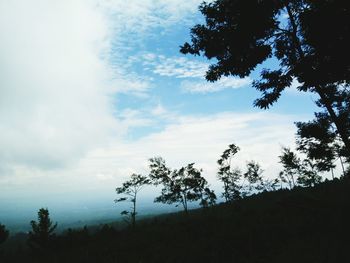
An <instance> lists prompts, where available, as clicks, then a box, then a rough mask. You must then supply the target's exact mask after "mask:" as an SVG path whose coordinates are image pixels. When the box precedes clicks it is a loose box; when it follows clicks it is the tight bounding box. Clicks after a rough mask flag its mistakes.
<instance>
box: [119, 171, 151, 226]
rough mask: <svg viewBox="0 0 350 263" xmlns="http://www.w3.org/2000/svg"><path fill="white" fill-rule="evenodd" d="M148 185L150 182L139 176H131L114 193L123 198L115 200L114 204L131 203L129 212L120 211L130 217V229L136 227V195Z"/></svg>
mask: <svg viewBox="0 0 350 263" xmlns="http://www.w3.org/2000/svg"><path fill="white" fill-rule="evenodd" d="M148 184H150V180H149V179H148V178H147V177H146V176H143V175H141V174H132V175H131V176H130V179H129V180H128V181H126V182H124V183H123V185H122V186H121V187H117V188H116V192H117V194H118V195H120V194H123V195H125V197H121V198H118V199H115V200H114V201H115V202H123V201H129V202H131V203H132V209H131V211H126V210H124V211H122V212H121V214H122V215H126V216H130V220H131V225H132V227H135V225H136V214H137V213H136V201H137V200H136V198H137V194H138V193H139V192H140V191H141V189H142V188H143V187H144V186H145V185H148Z"/></svg>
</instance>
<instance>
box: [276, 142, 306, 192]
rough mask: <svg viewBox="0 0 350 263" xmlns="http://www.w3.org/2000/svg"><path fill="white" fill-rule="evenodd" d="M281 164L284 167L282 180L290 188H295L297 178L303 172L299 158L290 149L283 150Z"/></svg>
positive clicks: (284, 148) (281, 175)
mask: <svg viewBox="0 0 350 263" xmlns="http://www.w3.org/2000/svg"><path fill="white" fill-rule="evenodd" d="M279 158H280V163H281V164H282V166H283V171H282V172H281V174H280V177H281V178H282V180H284V181H287V182H288V184H289V188H290V189H291V188H293V187H294V186H295V185H296V179H295V176H298V175H299V174H300V171H301V160H300V158H298V156H297V155H296V154H295V153H294V152H293V151H292V150H291V149H289V148H287V147H283V148H282V155H280V156H279Z"/></svg>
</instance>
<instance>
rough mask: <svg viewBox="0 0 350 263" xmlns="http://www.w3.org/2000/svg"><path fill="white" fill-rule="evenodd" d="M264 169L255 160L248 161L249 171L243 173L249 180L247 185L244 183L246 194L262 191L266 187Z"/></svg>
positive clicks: (245, 178) (246, 179)
mask: <svg viewBox="0 0 350 263" xmlns="http://www.w3.org/2000/svg"><path fill="white" fill-rule="evenodd" d="M263 172H264V171H263V170H262V169H261V166H260V164H258V163H257V162H255V161H250V162H248V163H247V171H246V172H245V173H244V174H243V178H244V180H245V181H247V183H248V184H247V186H244V185H242V187H244V188H245V189H244V190H245V195H246V194H247V193H251V192H252V191H261V190H263V189H264V188H265V182H264V180H263V177H262V173H263Z"/></svg>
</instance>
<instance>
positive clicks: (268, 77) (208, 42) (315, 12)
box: [180, 0, 350, 157]
mask: <svg viewBox="0 0 350 263" xmlns="http://www.w3.org/2000/svg"><path fill="white" fill-rule="evenodd" d="M199 9H200V11H201V13H202V14H203V15H204V16H205V24H204V25H200V24H199V25H196V26H194V27H193V28H192V29H191V43H190V44H189V43H185V44H184V45H183V46H182V47H181V50H180V51H181V52H182V53H184V54H188V53H190V54H193V55H203V56H205V57H207V58H208V59H215V61H216V63H215V64H212V65H211V66H210V67H209V69H208V71H207V74H206V78H207V80H209V81H217V80H218V79H220V78H221V77H222V76H230V75H233V76H239V77H246V76H248V75H249V74H250V73H251V72H252V70H254V69H255V68H256V66H257V65H258V64H260V63H262V62H264V61H265V60H267V59H269V58H271V57H274V58H275V59H277V60H278V62H279V65H278V66H277V67H274V68H270V69H263V70H262V71H261V79H260V80H258V81H255V82H254V83H253V86H254V87H255V88H256V89H257V90H259V91H260V92H261V93H262V97H261V98H259V99H257V100H256V101H255V102H254V105H255V106H257V107H259V108H263V109H266V108H269V107H270V106H271V105H273V104H274V103H275V102H277V101H278V99H279V98H280V96H281V94H282V92H283V90H284V89H285V88H288V87H291V86H292V82H293V80H295V79H296V80H297V81H298V83H299V84H298V85H297V89H298V90H299V91H301V92H306V91H308V92H313V93H315V94H317V95H318V96H319V100H317V102H316V103H317V105H318V106H320V107H321V108H322V109H324V110H325V111H326V112H327V114H328V116H329V119H330V120H331V121H332V125H333V126H334V128H335V129H336V131H337V134H339V137H340V138H341V140H342V141H343V143H344V151H345V154H346V156H347V157H349V156H350V118H349V94H350V93H349V84H350V64H349V63H350V55H349V52H348V47H349V46H350V27H349V26H348V21H349V20H350V8H349V2H348V1H341V0H327V1H326V0H325V1H312V0H286V1H276V0H265V1H261V0H251V1H246V0H216V1H214V2H211V3H206V2H204V3H202V4H201V5H200V7H199ZM252 18H254V21H252Z"/></svg>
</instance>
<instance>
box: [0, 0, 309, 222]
mask: <svg viewBox="0 0 350 263" xmlns="http://www.w3.org/2000/svg"><path fill="white" fill-rule="evenodd" d="M201 2H202V1H201V0H142V1H141V0H129V1H122V0H114V1H113V0H75V1H71V0H60V1H54V0H52V1H47V0H33V1H20V0H0V40H1V41H0V134H1V137H0V221H3V222H9V220H10V219H9V218H13V217H11V215H16V213H19V212H21V213H23V214H26V215H27V216H29V217H30V216H33V215H35V213H36V211H37V210H38V209H39V208H40V207H48V208H49V209H50V210H51V211H52V213H53V215H55V214H56V215H58V214H59V213H61V214H64V213H65V214H69V213H71V211H72V210H74V209H75V210H79V209H80V210H79V211H83V210H89V209H90V210H89V211H91V210H93V209H97V208H98V207H99V206H100V207H106V209H107V208H108V209H110V210H113V211H115V214H116V215H117V214H118V213H119V212H120V211H119V210H120V209H119V207H118V206H117V205H116V204H114V202H113V200H114V199H115V198H116V195H115V187H117V186H119V185H120V184H121V183H122V182H123V181H125V180H126V179H127V178H128V176H129V175H130V174H131V173H141V174H145V175H147V173H148V159H149V158H151V157H154V156H162V157H163V158H164V159H165V160H166V161H167V163H168V165H169V166H170V167H172V168H179V167H181V166H184V165H186V164H187V163H191V162H195V163H196V167H198V168H202V169H203V176H205V177H206V179H207V180H208V182H209V183H210V185H211V186H212V188H213V189H215V190H216V191H217V194H220V191H221V185H220V184H219V183H218V182H217V180H216V172H217V168H218V167H217V164H216V161H217V159H218V158H219V156H220V154H221V153H222V152H223V151H224V150H225V149H226V148H227V146H228V145H229V144H231V143H235V144H236V145H238V146H239V147H240V148H241V151H240V152H239V153H238V154H237V158H236V159H235V165H237V166H238V167H241V168H244V166H245V164H246V162H247V161H250V160H255V161H257V162H259V163H260V164H261V166H262V168H263V170H264V175H265V176H266V177H268V178H274V177H275V176H277V174H278V172H279V171H280V169H281V167H280V165H279V164H278V155H279V154H280V152H281V147H282V146H293V144H294V135H295V132H296V129H295V126H294V124H293V123H294V122H295V121H303V120H309V119H311V118H312V116H313V111H315V106H314V101H315V98H314V97H313V96H312V95H311V94H307V93H303V94H301V93H300V92H298V91H296V90H295V89H293V88H291V89H290V90H288V91H285V92H284V93H283V94H282V98H281V99H280V101H279V102H278V103H277V104H276V105H275V106H274V107H272V108H271V109H269V110H260V109H257V108H254V107H253V101H254V99H256V98H258V97H259V93H258V92H257V91H256V90H254V88H253V87H252V86H251V83H252V81H253V80H254V79H257V78H258V77H259V70H261V69H262V68H264V67H271V66H274V65H276V62H275V61H273V60H270V61H268V62H267V63H265V64H263V65H259V66H258V68H257V69H256V70H255V71H254V72H253V73H252V74H251V76H249V77H246V78H244V79H239V78H235V77H225V78H222V79H221V80H220V81H218V82H215V83H208V82H206V80H205V78H204V75H205V72H206V70H207V68H208V65H210V63H211V62H210V61H207V60H206V59H204V58H202V57H193V56H188V55H183V54H181V53H180V52H179V47H180V45H182V44H183V43H185V42H186V41H189V40H190V28H191V27H192V26H194V25H195V24H197V23H201V22H203V17H202V16H201V14H200V13H199V11H198V5H199V4H200V3H201ZM143 195H144V196H145V198H144V200H148V201H149V203H151V200H152V199H153V198H154V197H155V191H154V189H153V190H150V189H149V190H147V189H146V190H145V192H144V193H143ZM145 202H146V201H145ZM141 204H142V202H141ZM145 205H146V204H145ZM11 220H12V219H11Z"/></svg>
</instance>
